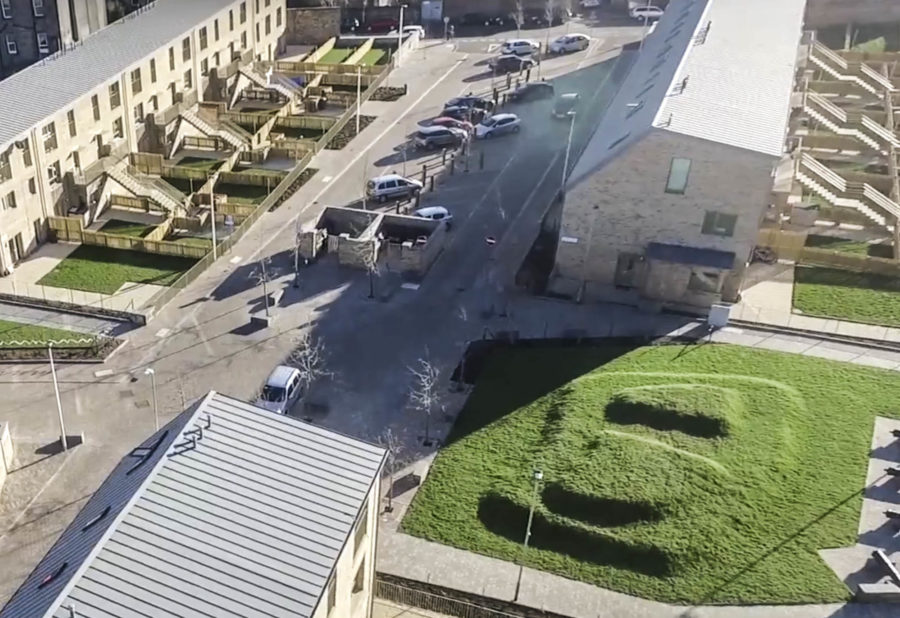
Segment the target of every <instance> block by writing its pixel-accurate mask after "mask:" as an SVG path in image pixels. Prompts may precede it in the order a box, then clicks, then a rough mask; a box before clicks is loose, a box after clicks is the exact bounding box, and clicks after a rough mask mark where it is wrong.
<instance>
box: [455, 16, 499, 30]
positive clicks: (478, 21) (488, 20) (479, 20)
mask: <svg viewBox="0 0 900 618" xmlns="http://www.w3.org/2000/svg"><path fill="white" fill-rule="evenodd" d="M459 21H460V23H461V24H462V25H464V26H488V27H491V26H493V27H497V28H499V27H501V26H503V24H504V23H506V16H505V15H496V14H491V13H466V14H465V15H463V16H462V18H461V19H460V20H459Z"/></svg>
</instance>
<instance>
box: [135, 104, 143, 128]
mask: <svg viewBox="0 0 900 618" xmlns="http://www.w3.org/2000/svg"><path fill="white" fill-rule="evenodd" d="M134 121H135V122H137V123H138V124H142V123H143V122H144V104H143V103H138V104H137V105H135V106H134Z"/></svg>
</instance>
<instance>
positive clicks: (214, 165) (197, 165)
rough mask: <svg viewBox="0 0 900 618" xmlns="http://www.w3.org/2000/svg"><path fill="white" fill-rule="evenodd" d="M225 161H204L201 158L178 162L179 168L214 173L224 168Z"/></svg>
mask: <svg viewBox="0 0 900 618" xmlns="http://www.w3.org/2000/svg"><path fill="white" fill-rule="evenodd" d="M223 163H225V162H224V161H220V160H218V159H203V158H201V157H184V158H183V159H181V160H180V161H178V163H177V165H178V167H189V168H191V169H195V170H207V171H213V170H217V169H219V168H220V167H222V164H223Z"/></svg>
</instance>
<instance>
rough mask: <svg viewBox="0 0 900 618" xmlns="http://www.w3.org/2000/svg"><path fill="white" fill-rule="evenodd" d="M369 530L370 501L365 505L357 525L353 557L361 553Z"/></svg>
mask: <svg viewBox="0 0 900 618" xmlns="http://www.w3.org/2000/svg"><path fill="white" fill-rule="evenodd" d="M368 529H369V501H368V500H366V502H365V503H364V504H363V508H362V515H361V516H360V518H359V522H358V523H357V524H356V532H355V534H354V535H353V555H354V556H355V555H357V554H358V553H359V549H360V548H361V547H362V546H363V545H364V544H365V541H366V532H368Z"/></svg>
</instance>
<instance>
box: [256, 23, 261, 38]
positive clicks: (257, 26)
mask: <svg viewBox="0 0 900 618" xmlns="http://www.w3.org/2000/svg"><path fill="white" fill-rule="evenodd" d="M259 38H260V37H259V22H256V40H257V41H259Z"/></svg>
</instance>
